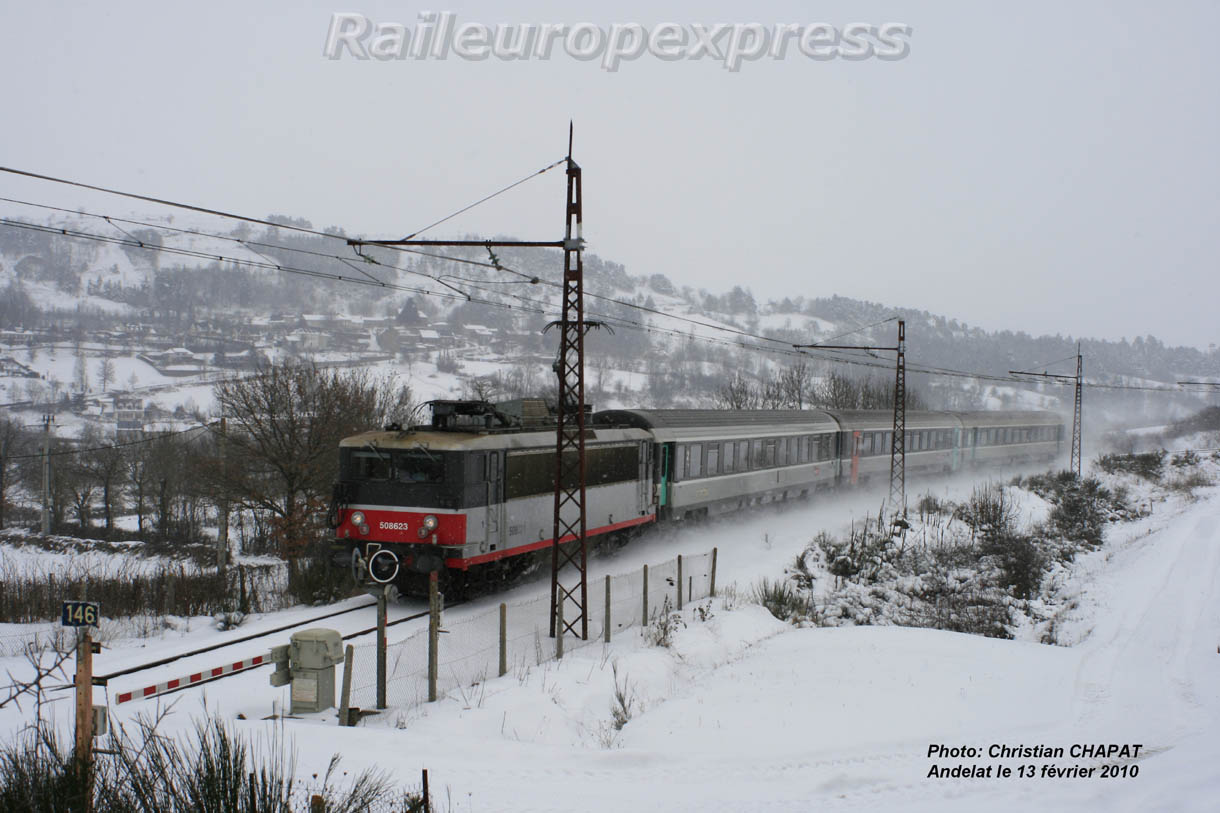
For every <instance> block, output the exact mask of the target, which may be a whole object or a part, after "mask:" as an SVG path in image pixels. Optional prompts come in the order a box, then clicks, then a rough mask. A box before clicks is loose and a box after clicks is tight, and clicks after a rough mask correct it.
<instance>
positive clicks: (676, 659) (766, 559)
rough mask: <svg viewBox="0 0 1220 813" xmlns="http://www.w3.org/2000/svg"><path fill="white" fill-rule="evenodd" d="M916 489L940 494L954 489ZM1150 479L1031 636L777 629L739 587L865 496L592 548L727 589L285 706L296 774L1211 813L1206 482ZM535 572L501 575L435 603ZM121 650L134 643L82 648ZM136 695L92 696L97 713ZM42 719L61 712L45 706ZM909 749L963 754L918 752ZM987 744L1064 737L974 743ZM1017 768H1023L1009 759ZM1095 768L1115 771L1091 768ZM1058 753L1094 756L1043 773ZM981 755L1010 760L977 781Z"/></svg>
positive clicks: (773, 568) (4, 722)
mask: <svg viewBox="0 0 1220 813" xmlns="http://www.w3.org/2000/svg"><path fill="white" fill-rule="evenodd" d="M938 491H939V492H941V493H942V494H943V495H944V496H946V497H948V498H950V499H955V500H958V501H961V500H963V499H964V498H965V497H968V496H969V494H970V485H969V484H965V483H957V484H942V485H941V486H939V487H938ZM1161 496H1164V495H1161ZM1155 497H1156V495H1154V493H1153V490H1152V489H1142V490H1141V489H1136V493H1135V494H1134V495H1133V502H1140V501H1144V500H1148V501H1149V502H1150V504H1151V505H1152V511H1151V513H1150V514H1149V513H1146V514H1145V515H1144V516H1142V517H1140V518H1139V519H1136V520H1134V521H1131V522H1124V523H1119V524H1114V525H1112V526H1110V527H1109V528H1108V529H1107V536H1106V539H1107V541H1106V543H1105V544H1104V545H1103V546H1102V547H1101V548H1099V549H1097V550H1094V551H1092V552H1088V553H1082V554H1080V555H1078V556H1077V557H1076V559H1075V560H1074V561H1073V562H1072V563H1071V564H1070V565H1065V566H1062V567H1059V568H1057V569H1056V570H1055V571H1054V572H1053V574H1052V577H1051V578H1050V579H1049V580H1048V583H1047V586H1049V587H1050V589H1051V594H1052V595H1049V596H1047V597H1046V600H1047V601H1052V602H1053V603H1054V604H1055V606H1056V607H1057V608H1058V614H1057V616H1056V625H1057V629H1058V634H1057V640H1059V641H1060V642H1070V643H1072V644H1073V645H1072V646H1049V645H1044V644H1038V643H1034V642H1033V641H1032V640H1000V639H994V638H983V637H979V636H973V635H966V634H960V633H953V632H944V631H937V630H928V629H915V628H908V627H898V626H867V627H861V626H840V627H837V628H818V627H804V628H797V627H793V626H791V625H788V624H784V623H781V622H779V621H777V620H776V619H775V618H773V617H772V616H771V615H770V614H769V613H767V612H766V611H765V610H763V609H761V608H760V607H758V606H757V605H754V604H751V603H750V602H749V601H748V600H747V594H748V593H749V588H750V585H751V584H753V583H754V582H755V581H756V580H757V579H758V578H759V577H761V576H768V577H771V578H775V577H777V576H778V575H780V573H781V572H782V570H783V568H784V566H785V565H788V564H790V563H791V562H792V560H793V558H794V555H795V554H796V553H798V552H800V551H801V550H803V549H804V548H805V546H806V545H808V543H809V541H810V539H811V537H813V536H814V534H815V533H816V532H817V531H818V530H820V529H822V528H826V529H827V530H829V531H832V532H835V531H838V530H841V529H842V526H844V525H845V524H846V522H847V519H848V517H847V516H846V515H845V514H846V511H847V509H848V508H850V509H851V511H852V512H853V513H854V514H855V516H857V517H859V518H862V517H864V516H867V515H869V514H870V513H871V514H875V512H876V500H875V499H873V498H863V497H851V498H848V497H846V496H844V497H843V498H842V499H837V500H836V501H835V504H834V505H830V506H823V507H802V508H797V509H793V510H790V511H786V512H783V513H779V514H751V515H749V516H746V517H741V518H737V519H735V520H733V521H732V522H727V523H718V524H713V525H710V526H702V527H696V528H689V529H683V530H678V531H669V532H666V533H659V534H656V535H655V536H654V537H652V538H650V539H645V540H641V544H640V545H638V546H630V547H628V548H627V549H625V550H623V551H621V552H619V553H618V554H617V555H616V556H614V557H612V558H608V559H598V560H595V561H594V567H593V570H594V576H598V575H600V573H602V572H622V571H626V570H628V569H631V568H633V567H635V566H637V565H638V564H639V563H640V562H645V561H653V560H659V559H660V558H668V557H669V556H671V555H672V554H673V553H675V552H687V551H689V552H694V551H696V550H705V549H706V547H707V546H709V545H710V544H717V545H720V547H721V573H722V574H724V576H723V578H722V582H731V581H736V583H737V585H738V587H737V590H736V591H735V592H734V591H732V590H730V591H727V595H722V596H721V597H720V598H717V599H715V600H711V601H704V602H699V603H698V604H696V605H693V606H689V607H687V608H686V610H685V612H684V614H683V621H684V624H685V625H684V626H678V627H677V628H676V629H674V631H673V635H672V643H671V645H670V646H669V647H660V646H656V645H654V644H653V643H652V642H651V641H650V640H648V638H649V637H650V636H649V635H648V634H647V631H640V630H629V631H627V632H625V633H623V634H620V635H619V636H618V637H617V638H616V640H615V641H614V642H613V643H611V644H610V645H609V646H606V647H603V646H600V645H598V646H590V647H585V648H582V649H578V650H576V651H574V652H570V653H569V654H568V655H567V656H566V657H565V658H564V659H563V660H562V661H560V662H552V663H545V664H542V665H540V666H533V667H529V668H525V667H520V668H514V669H512V670H510V671H509V673H508V674H507V675H506V676H504V677H503V678H496V679H491V680H488V681H486V682H485V683H483V684H481V685H479V686H475V687H467V688H465V689H462V690H457V691H454V692H452V693H450V694H449V695H448V696H447V697H443V698H442V699H441V700H440V701H439V702H438V703H435V704H427V705H425V706H424V707H422V709H421V710H420V711H416V712H412V713H411V714H401V713H395V712H393V711H392V710H391V712H389V713H386V714H383V715H380V716H378V717H371V718H366V719H365V720H364V721H363V723H362V724H361V726H359V727H357V728H350V729H349V728H339V727H337V726H336V725H335V715H334V712H333V711H332V712H329V713H324V714H318V715H310V716H308V717H306V718H302V719H289V720H287V721H285V723H284V725H285V727H286V733H287V734H288V735H289V736H291V737H292V738H293V740H294V742H295V746H296V748H297V751H298V753H299V759H298V773H299V774H300V775H302V776H304V777H308V776H309V775H310V774H311V773H312V772H314V771H318V770H321V769H323V768H324V767H325V765H326V762H327V761H328V760H329V758H330V756H331V754H333V753H336V752H338V753H341V754H342V755H343V756H344V767H345V768H346V769H348V770H358V769H360V768H363V767H365V766H378V767H380V768H382V769H383V770H385V771H387V772H389V773H390V774H391V776H393V777H394V778H395V779H396V780H397V781H399V782H401V783H404V784H406V783H412V782H415V781H416V780H417V778H418V776H419V770H420V769H421V768H427V769H428V770H429V772H430V775H431V779H432V783H433V788H434V792H436V794H437V797H438V799H439V801H440V809H442V810H446V809H451V810H463V811H465V810H469V811H512V810H522V811H524V810H556V811H560V810H562V811H571V810H582V811H583V810H587V811H621V810H632V809H663V810H672V811H684V810H691V811H694V810H699V811H705V810H726V811H728V810H732V811H740V810H794V811H795V810H810V809H823V808H832V809H834V808H850V809H865V810H886V811H888V810H927V811H932V810H936V811H940V810H963V811H964V810H979V809H989V810H999V811H1003V810H1022V811H1024V810H1028V809H1030V808H1038V807H1040V808H1044V809H1049V810H1067V809H1072V810H1096V811H1102V810H1105V811H1110V810H1141V811H1142V810H1148V809H1155V810H1211V809H1214V802H1215V794H1216V791H1217V790H1220V779H1218V776H1220V771H1217V769H1216V768H1215V766H1216V765H1218V764H1220V735H1217V734H1216V733H1215V732H1216V730H1217V724H1220V654H1218V652H1217V646H1218V645H1220V493H1218V490H1217V489H1215V488H1207V489H1203V490H1201V491H1200V492H1199V497H1200V499H1199V500H1197V501H1193V502H1192V501H1190V500H1188V499H1186V498H1184V497H1182V496H1180V495H1172V494H1171V495H1169V496H1167V497H1165V498H1164V499H1161V500H1160V501H1156V502H1155V503H1154V504H1152V501H1153V500H1154V498H1155ZM1021 508H1022V511H1023V512H1024V513H1025V514H1026V516H1027V518H1032V519H1034V520H1042V519H1044V518H1045V514H1046V511H1047V509H1046V506H1045V505H1044V504H1041V503H1040V501H1038V500H1037V499H1036V498H1032V497H1031V498H1028V499H1027V500H1026V502H1024V503H1023V504H1022V506H1021ZM857 521H859V520H857ZM542 589H543V586H542V584H541V583H537V584H533V585H523V586H522V587H520V588H518V589H517V590H514V591H513V593H512V594H510V595H509V596H507V597H505V596H497V597H493V598H492V599H489V600H487V601H485V602H483V603H482V605H483V606H475V607H469V606H468V607H464V608H455V609H454V610H452V611H448V612H447V613H446V616H447V618H450V619H451V621H452V620H456V619H458V618H460V617H462V616H463V615H464V614H465V613H467V612H469V613H474V612H481V611H483V610H485V609H487V608H488V607H491V606H493V605H494V604H496V603H498V602H499V601H500V600H503V599H505V598H507V599H508V600H509V601H512V600H513V598H514V597H515V596H517V595H524V594H530V595H532V594H534V593H536V592H538V591H540V590H542ZM290 613H293V614H296V615H298V616H299V615H300V614H301V613H302V610H294V611H290ZM280 615H282V614H270V615H268V616H265V617H264V618H262V619H259V620H258V621H256V622H251V623H257V624H258V625H259V626H262V625H263V624H266V625H268V626H269V625H270V624H271V623H272V622H273V619H275V618H277V617H278V616H280ZM345 618H346V617H345ZM335 621H336V623H335V626H336V628H345V625H346V624H348V623H350V624H352V625H357V624H360V625H363V624H364V623H367V619H355V618H352V619H350V621H345V622H344V624H342V625H341V624H340V623H338V622H339V619H336V620H335ZM242 632H244V629H243V631H242ZM1018 632H1020V630H1018ZM239 634H240V633H239ZM404 634H405V633H404ZM208 636H209V640H210V639H211V638H214V637H219V635H218V634H216V633H215V632H214V631H210V632H209V633H208ZM1023 637H1026V638H1031V637H1033V636H1032V635H1031V636H1023ZM173 648H174V649H175V650H177V649H179V648H183V649H185V648H187V645H186V641H183V642H175V644H174V646H173ZM146 652H147V650H146ZM121 654H130V655H134V654H135V653H120V652H113V653H112V652H111V651H106V652H104V653H103V654H102V655H101V656H99V660H106V661H109V660H113V661H119V660H121V659H122V660H125V658H120V657H115V656H120V655H121ZM3 665H7V666H10V667H11V668H15V667H16V665H17V663H16V662H15V661H14V660H12V659H10V660H8V661H6V662H5V663H4V664H3ZM115 665H116V666H118V665H119V664H118V663H116V664H115ZM125 688H128V687H125ZM286 692H287V690H286V689H273V688H271V687H270V686H269V685H268V684H267V673H266V672H265V671H263V672H256V673H253V674H250V675H245V676H241V677H237V678H233V679H231V680H224V681H221V682H219V683H216V684H212V685H210V686H207V687H205V688H204V689H203V690H201V691H195V692H192V693H188V694H185V695H177V696H176V698H177V704H176V706H175V708H174V710H173V712H172V713H171V714H170V715H169V716H168V717H167V718H166V719H165V720H164V721H163V723H162V730H163V731H165V732H166V733H169V732H172V731H177V730H182V729H186V728H188V727H189V725H190V722H191V719H192V718H193V717H197V716H199V715H201V714H202V713H203V708H202V706H201V699H202V696H204V695H206V698H207V700H206V702H207V710H208V712H210V713H216V714H219V715H220V716H221V717H222V718H224V719H226V720H230V721H233V720H237V722H236V724H237V725H238V726H239V727H240V728H241V729H242V730H245V731H247V732H250V733H253V734H258V733H265V732H266V731H267V730H268V727H269V726H274V725H277V723H272V722H267V721H264V720H263V719H262V718H265V717H266V716H267V715H269V714H270V713H271V711H272V708H273V704H279V705H280V706H281V707H283V706H284V705H286V700H287V696H286ZM99 700H100V698H99ZM173 700H174V698H170V699H168V700H167V701H163V705H164V704H167V703H168V702H172V701H173ZM154 708H155V706H154V704H153V703H146V704H143V706H141V704H130V705H124V706H118V707H112V709H111V713H112V715H114V717H115V719H116V720H117V721H119V722H121V721H123V720H130V719H131V716H132V715H134V714H137V713H141V712H142V713H145V714H147V713H151V712H152V711H153V710H154ZM47 711H48V712H49V713H50V715H51V716H53V717H54V718H55V719H57V720H59V721H60V722H61V724H63V725H64V726H65V727H67V725H68V720H70V715H71V708H70V701H67V700H65V701H63V702H55V703H52V704H51V705H50V706H49V707H48V709H47ZM10 712H11V710H10V709H4V710H3V711H2V712H0V728H2V729H3V730H5V731H9V732H11V731H14V730H16V729H17V728H18V727H19V726H20V725H21V724H22V719H21V718H20V717H19V716H18V715H15V714H12V713H10ZM1098 744H1101V745H1109V744H1114V745H1119V746H1121V745H1128V746H1134V745H1136V744H1138V745H1139V746H1140V748H1139V751H1138V754H1132V753H1130V749H1129V752H1128V755H1127V756H1120V755H1116V756H1115V757H1113V758H1111V759H1097V758H1093V757H1090V756H1082V755H1076V754H1073V753H1072V751H1071V749H1072V746H1076V745H1091V746H1096V745H1098ZM932 745H944V746H946V747H951V748H957V747H969V748H975V749H979V751H980V754H979V755H978V756H955V757H948V756H938V757H935V758H932V757H929V746H932ZM993 745H996V746H1031V747H1033V746H1045V747H1049V748H1062V749H1064V754H1063V756H1061V757H1059V756H1052V757H1045V756H1018V757H998V756H996V757H993V756H990V754H989V752H990V750H991V746H993ZM959 765H960V766H965V767H972V768H976V769H977V770H978V771H980V772H985V773H986V772H989V773H990V776H984V777H981V778H960V777H946V778H930V777H929V773H930V771H931V769H932V768H933V766H936V767H937V768H938V769H942V770H950V771H951V770H953V769H954V768H956V767H957V766H959ZM1029 765H1032V766H1033V770H1034V773H1035V775H1034V776H1033V777H1021V776H1020V775H1019V774H1020V772H1021V771H1022V769H1023V767H1024V766H1029ZM1105 765H1117V766H1119V767H1120V768H1125V771H1126V774H1127V775H1126V776H1125V777H1121V776H1120V777H1117V778H1102V777H1101V775H1100V772H1101V768H1102V766H1105ZM1073 767H1080V768H1082V769H1086V770H1087V769H1088V768H1093V769H1094V770H1093V773H1092V775H1091V776H1086V777H1080V776H1071V775H1070V774H1061V775H1060V776H1057V777H1055V778H1051V777H1050V776H1047V775H1046V773H1048V772H1050V769H1055V771H1070V769H1071V768H1073ZM1005 768H1006V769H1008V770H1009V771H1011V776H1008V777H1001V776H998V775H997V773H998V772H1000V771H1001V769H1005ZM1132 769H1138V770H1137V771H1135V773H1137V775H1135V776H1131V773H1132V772H1133V770H1132ZM1078 773H1079V772H1078ZM438 788H439V790H437V789H438Z"/></svg>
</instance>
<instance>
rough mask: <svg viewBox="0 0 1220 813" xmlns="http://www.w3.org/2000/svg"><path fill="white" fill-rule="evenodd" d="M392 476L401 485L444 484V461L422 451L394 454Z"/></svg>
mask: <svg viewBox="0 0 1220 813" xmlns="http://www.w3.org/2000/svg"><path fill="white" fill-rule="evenodd" d="M394 476H395V479H397V480H398V481H399V482H402V483H443V482H445V461H444V460H443V459H442V458H441V456H440V455H439V454H438V453H436V452H427V451H424V450H423V449H420V450H418V451H410V452H396V453H395V454H394Z"/></svg>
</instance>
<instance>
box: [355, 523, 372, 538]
mask: <svg viewBox="0 0 1220 813" xmlns="http://www.w3.org/2000/svg"><path fill="white" fill-rule="evenodd" d="M356 530H358V531H359V532H360V535H361V536H368V535H369V526H367V525H365V524H364V523H361V524H360V527H359V528H357V529H356Z"/></svg>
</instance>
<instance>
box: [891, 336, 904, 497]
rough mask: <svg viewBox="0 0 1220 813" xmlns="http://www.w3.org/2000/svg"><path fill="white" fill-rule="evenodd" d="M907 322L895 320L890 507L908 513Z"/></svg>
mask: <svg viewBox="0 0 1220 813" xmlns="http://www.w3.org/2000/svg"><path fill="white" fill-rule="evenodd" d="M906 434H907V323H906V322H905V321H904V320H902V319H899V320H898V362H897V364H896V365H895V369H894V437H893V440H892V441H891V443H890V510H891V511H893V512H897V511H899V510H901V511H902V515H903V516H904V517H905V516H906V514H907V444H906Z"/></svg>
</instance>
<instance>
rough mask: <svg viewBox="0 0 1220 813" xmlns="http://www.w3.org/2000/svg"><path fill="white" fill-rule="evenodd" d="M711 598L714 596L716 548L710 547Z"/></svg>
mask: <svg viewBox="0 0 1220 813" xmlns="http://www.w3.org/2000/svg"><path fill="white" fill-rule="evenodd" d="M711 595H712V597H713V598H715V596H716V548H712V592H711Z"/></svg>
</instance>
